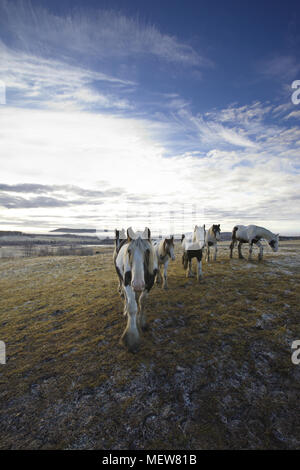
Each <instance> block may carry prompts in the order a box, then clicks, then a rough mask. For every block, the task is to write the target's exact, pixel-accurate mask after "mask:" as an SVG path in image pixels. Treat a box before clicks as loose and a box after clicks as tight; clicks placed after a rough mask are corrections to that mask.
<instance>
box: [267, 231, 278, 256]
mask: <svg viewBox="0 0 300 470" xmlns="http://www.w3.org/2000/svg"><path fill="white" fill-rule="evenodd" d="M278 244H279V233H277V234H276V235H275V236H274V238H272V240H270V241H269V245H270V247H271V248H272V250H273V251H275V252H276V251H278Z"/></svg>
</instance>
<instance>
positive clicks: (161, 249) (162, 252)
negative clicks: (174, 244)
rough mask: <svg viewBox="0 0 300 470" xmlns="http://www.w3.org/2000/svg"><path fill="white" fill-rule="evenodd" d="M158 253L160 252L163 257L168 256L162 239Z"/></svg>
mask: <svg viewBox="0 0 300 470" xmlns="http://www.w3.org/2000/svg"><path fill="white" fill-rule="evenodd" d="M158 254H159V256H162V257H164V256H166V254H167V253H166V251H165V249H164V240H162V241H161V242H160V244H159V245H158Z"/></svg>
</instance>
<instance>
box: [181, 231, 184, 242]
mask: <svg viewBox="0 0 300 470" xmlns="http://www.w3.org/2000/svg"><path fill="white" fill-rule="evenodd" d="M184 238H185V234H184V233H183V234H182V235H181V240H180V241H181V242H182V240H184Z"/></svg>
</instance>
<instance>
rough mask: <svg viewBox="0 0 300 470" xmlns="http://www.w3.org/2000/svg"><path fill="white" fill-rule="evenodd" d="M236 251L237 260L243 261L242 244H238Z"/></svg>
mask: <svg viewBox="0 0 300 470" xmlns="http://www.w3.org/2000/svg"><path fill="white" fill-rule="evenodd" d="M238 251H239V259H244V256H243V255H242V242H239V244H238Z"/></svg>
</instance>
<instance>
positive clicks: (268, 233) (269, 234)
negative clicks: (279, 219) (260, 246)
mask: <svg viewBox="0 0 300 470" xmlns="http://www.w3.org/2000/svg"><path fill="white" fill-rule="evenodd" d="M259 231H260V234H261V235H262V237H263V238H265V239H266V240H268V241H270V240H273V238H274V237H275V235H274V233H272V232H271V231H270V230H268V229H267V228H264V227H260V229H259Z"/></svg>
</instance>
